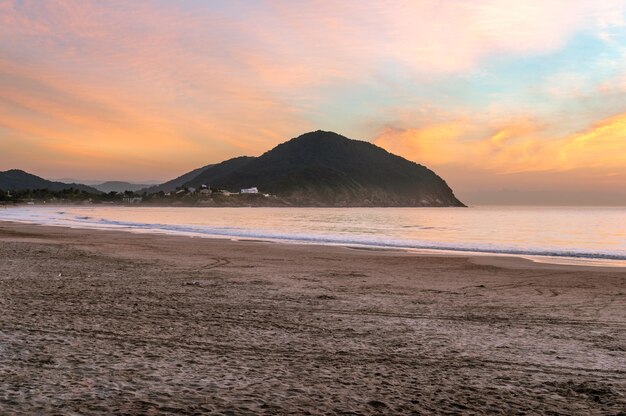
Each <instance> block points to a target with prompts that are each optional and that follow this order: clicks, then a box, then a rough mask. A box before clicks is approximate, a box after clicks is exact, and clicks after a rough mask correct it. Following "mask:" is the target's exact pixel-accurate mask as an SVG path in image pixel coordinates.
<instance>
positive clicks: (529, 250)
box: [3, 211, 626, 261]
mask: <svg viewBox="0 0 626 416" xmlns="http://www.w3.org/2000/svg"><path fill="white" fill-rule="evenodd" d="M42 214H43V215H41V214H39V213H36V212H34V211H33V212H29V213H26V212H22V213H20V214H19V215H14V216H9V218H6V217H7V216H6V215H3V217H4V218H5V219H7V220H12V221H22V222H34V223H37V224H44V225H56V226H67V227H74V228H96V229H118V230H125V231H134V232H148V233H165V234H173V235H186V236H198V237H214V238H235V239H244V238H245V239H248V238H249V239H257V240H267V241H280V242H289V243H301V244H322V245H342V246H361V247H372V248H395V249H403V250H437V251H447V252H462V253H484V254H505V255H517V256H540V257H556V258H574V259H588V260H618V261H626V253H624V252H623V251H617V250H615V251H611V250H601V251H600V250H581V249H575V248H545V247H524V248H520V247H514V246H506V245H503V244H484V243H483V244H481V243H469V242H442V241H426V240H413V239H402V238H392V237H385V236H379V237H372V236H371V235H368V236H363V235H349V236H348V235H339V234H330V233H318V234H311V233H303V232H281V231H276V230H271V229H252V228H241V227H224V226H221V227H220V226H193V225H180V224H175V225H174V224H160V223H143V222H132V221H116V220H110V219H105V218H100V219H96V218H92V217H90V216H74V217H73V218H72V217H68V216H67V215H64V214H66V213H65V212H63V213H62V212H58V213H57V214H60V215H58V216H55V215H51V213H42ZM11 217H12V218H11Z"/></svg>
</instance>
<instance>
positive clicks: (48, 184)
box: [0, 169, 100, 194]
mask: <svg viewBox="0 0 626 416" xmlns="http://www.w3.org/2000/svg"><path fill="white" fill-rule="evenodd" d="M70 188H74V189H78V190H80V191H85V192H89V193H93V194H99V193H100V191H98V190H97V189H95V188H92V187H91V186H87V185H81V184H77V183H63V182H54V181H49V180H47V179H44V178H41V177H39V176H36V175H33V174H31V173H28V172H24V171H23V170H19V169H11V170H7V171H4V172H0V189H2V190H3V191H25V190H30V189H33V190H34V189H48V190H50V191H62V190H64V189H70Z"/></svg>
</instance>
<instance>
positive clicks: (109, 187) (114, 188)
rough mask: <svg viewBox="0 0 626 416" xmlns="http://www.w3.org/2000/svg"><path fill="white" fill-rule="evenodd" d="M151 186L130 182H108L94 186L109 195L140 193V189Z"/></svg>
mask: <svg viewBox="0 0 626 416" xmlns="http://www.w3.org/2000/svg"><path fill="white" fill-rule="evenodd" d="M149 186H150V185H146V184H139V183H130V182H121V181H108V182H103V183H99V184H97V185H93V187H94V188H96V189H97V190H99V191H102V192H105V193H107V194H108V193H109V192H124V191H133V192H135V191H139V190H140V189H144V188H147V187H149Z"/></svg>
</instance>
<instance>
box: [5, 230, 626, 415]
mask: <svg viewBox="0 0 626 416" xmlns="http://www.w3.org/2000/svg"><path fill="white" fill-rule="evenodd" d="M0 258H2V259H3V261H1V262H0V309H1V310H2V314H0V374H2V377H0V392H3V393H2V394H0V413H3V414H4V413H10V414H17V415H28V414H44V415H45V414H60V413H63V414H65V413H80V414H96V415H98V414H103V415H104V414H111V413H118V414H194V413H197V414H205V413H231V414H286V413H310V414H342V413H352V414H381V413H383V414H407V413H418V414H441V413H446V414H454V413H496V414H500V413H528V412H540V413H557V414H618V413H619V411H621V410H622V409H623V408H624V407H626V397H625V396H624V395H623V391H626V377H625V376H626V360H624V358H625V357H626V355H625V354H626V275H624V273H622V272H619V271H616V270H615V269H609V270H602V269H600V268H595V267H594V268H580V267H575V266H574V267H567V266H551V265H542V264H536V263H530V262H529V261H523V259H511V258H507V259H504V260H502V259H500V260H499V261H500V264H494V261H495V260H494V259H493V258H487V257H470V256H445V255H438V256H434V255H430V256H429V255H416V254H413V253H406V252H401V251H373V250H363V249H354V248H349V247H332V246H314V245H306V246H305V245H295V244H276V243H268V242H259V241H232V240H230V239H209V238H188V237H183V236H165V235H157V234H140V233H128V232H122V231H95V230H85V229H75V228H62V227H49V226H48V227H47V226H40V225H26V224H17V223H14V224H9V223H7V222H3V221H2V222H0ZM482 261H486V262H488V263H489V264H481V262H482Z"/></svg>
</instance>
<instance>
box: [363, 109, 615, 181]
mask: <svg viewBox="0 0 626 416" xmlns="http://www.w3.org/2000/svg"><path fill="white" fill-rule="evenodd" d="M484 130H488V131H484ZM546 130H547V126H545V125H544V124H541V123H537V122H535V121H533V120H528V119H518V120H509V121H507V122H504V123H496V124H493V125H491V126H488V127H485V126H484V125H482V124H481V123H477V124H474V123H472V122H470V121H467V120H457V121H451V122H446V123H439V124H434V125H427V126H423V127H419V128H410V129H394V128H386V129H385V130H384V131H383V132H382V133H381V134H380V135H379V136H378V137H377V138H376V139H375V140H374V143H375V144H377V145H379V146H381V147H383V148H385V149H387V150H389V151H390V152H392V153H397V154H400V155H402V156H404V157H406V158H408V159H411V160H415V161H417V162H419V163H424V164H426V165H429V166H433V167H438V166H445V165H449V166H456V167H467V168H468V169H472V170H475V171H483V172H489V173H492V174H519V173H524V172H563V171H575V170H585V171H593V172H595V175H596V176H598V177H606V178H610V177H616V176H621V175H624V174H626V114H620V115H617V116H614V117H611V118H607V119H604V120H601V121H599V122H597V123H595V124H594V125H592V126H590V127H589V128H587V129H586V130H584V131H580V132H578V133H575V134H571V135H567V136H564V137H549V136H547V135H546ZM481 131H484V132H483V133H481ZM477 134H479V135H480V134H482V136H481V137H480V138H478V139H471V138H468V137H469V136H471V135H474V136H475V135H477Z"/></svg>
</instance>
